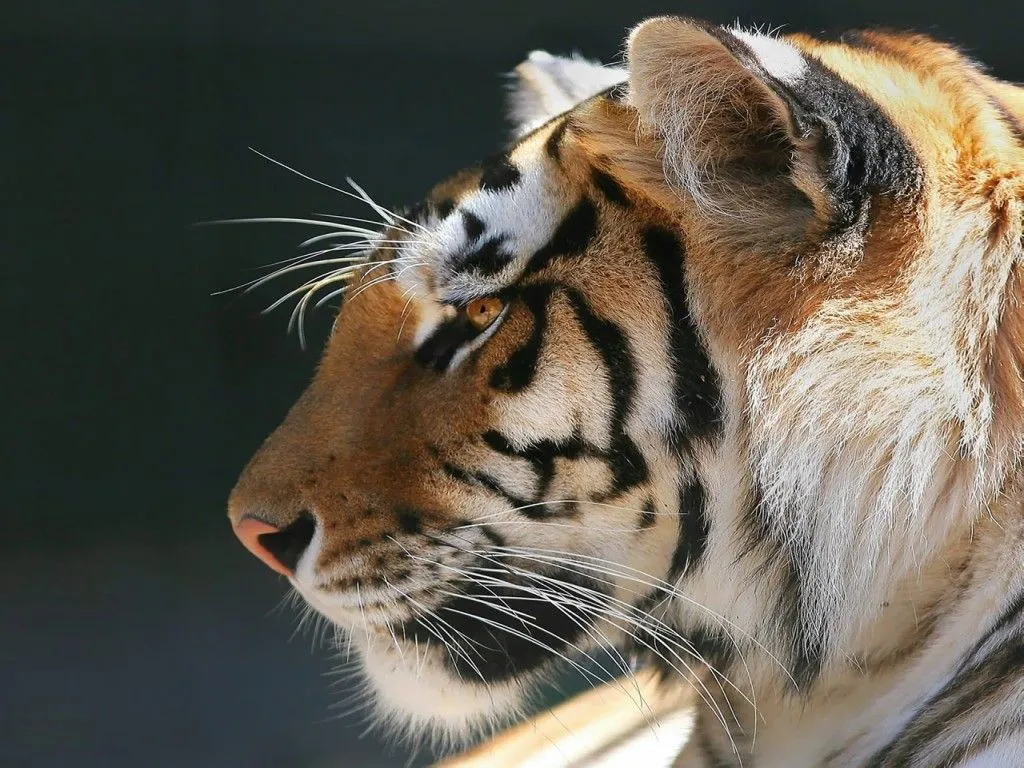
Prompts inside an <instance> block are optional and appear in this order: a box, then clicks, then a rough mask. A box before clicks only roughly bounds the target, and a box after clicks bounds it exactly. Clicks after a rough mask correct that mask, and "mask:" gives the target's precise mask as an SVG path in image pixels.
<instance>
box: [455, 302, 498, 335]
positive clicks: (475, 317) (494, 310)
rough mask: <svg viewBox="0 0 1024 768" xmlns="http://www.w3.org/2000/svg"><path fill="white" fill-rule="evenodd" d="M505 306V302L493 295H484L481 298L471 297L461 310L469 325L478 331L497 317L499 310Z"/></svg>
mask: <svg viewBox="0 0 1024 768" xmlns="http://www.w3.org/2000/svg"><path fill="white" fill-rule="evenodd" d="M504 308H505V302H503V301H502V300H501V299H496V298H494V297H493V296H485V297H484V298H482V299H473V300H472V301H471V302H469V304H467V305H466V308H465V309H464V310H463V311H464V312H465V313H466V318H467V319H468V320H469V323H470V325H472V326H473V327H474V328H476V329H477V330H478V331H482V330H484V329H485V328H487V327H488V326H489V325H490V324H491V323H493V322H494V321H495V320H497V319H498V315H500V314H501V310H503V309H504Z"/></svg>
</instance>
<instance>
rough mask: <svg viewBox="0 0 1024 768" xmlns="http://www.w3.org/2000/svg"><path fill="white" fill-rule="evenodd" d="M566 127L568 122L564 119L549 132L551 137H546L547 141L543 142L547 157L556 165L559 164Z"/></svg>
mask: <svg viewBox="0 0 1024 768" xmlns="http://www.w3.org/2000/svg"><path fill="white" fill-rule="evenodd" d="M568 127H569V120H568V118H566V119H565V120H563V121H562V122H561V123H559V124H558V125H556V126H555V128H554V130H552V131H551V135H550V136H548V139H547V141H545V142H544V150H545V151H546V152H547V153H548V157H550V158H551V159H552V160H554V161H555V162H556V163H558V162H560V161H561V159H562V148H561V144H562V136H563V135H564V134H565V131H566V129H568Z"/></svg>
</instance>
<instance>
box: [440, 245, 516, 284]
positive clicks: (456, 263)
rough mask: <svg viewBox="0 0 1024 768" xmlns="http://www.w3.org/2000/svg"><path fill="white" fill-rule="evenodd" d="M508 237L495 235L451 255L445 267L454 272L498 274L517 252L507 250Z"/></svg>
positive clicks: (486, 275) (484, 274) (482, 274)
mask: <svg viewBox="0 0 1024 768" xmlns="http://www.w3.org/2000/svg"><path fill="white" fill-rule="evenodd" d="M507 242H508V238H507V237H505V236H504V235H495V236H494V237H490V238H488V239H487V240H484V241H483V242H482V243H480V245H478V246H476V247H474V248H468V249H467V250H466V251H464V252H462V253H457V254H455V255H453V256H452V257H451V259H450V260H449V262H448V264H447V265H446V266H445V269H447V270H449V271H452V272H475V273H477V274H478V275H481V276H484V277H491V276H492V275H496V274H498V273H499V272H501V270H503V269H504V268H505V267H507V266H508V265H509V264H510V263H511V261H512V259H513V258H515V254H514V253H512V252H511V251H509V250H507V249H506V247H505V245H506V243H507Z"/></svg>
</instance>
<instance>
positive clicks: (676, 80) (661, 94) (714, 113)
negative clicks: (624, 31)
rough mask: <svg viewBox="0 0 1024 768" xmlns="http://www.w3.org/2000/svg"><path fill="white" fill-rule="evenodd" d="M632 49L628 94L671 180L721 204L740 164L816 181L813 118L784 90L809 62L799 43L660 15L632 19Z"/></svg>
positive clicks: (807, 187)
mask: <svg viewBox="0 0 1024 768" xmlns="http://www.w3.org/2000/svg"><path fill="white" fill-rule="evenodd" d="M627 50H628V62H629V101H630V103H631V104H632V106H634V107H635V108H636V110H637V112H638V114H639V118H640V123H641V127H642V128H645V129H647V130H649V131H651V132H653V133H654V134H655V135H657V136H658V137H659V138H660V139H661V141H662V142H663V160H664V170H665V175H666V177H667V180H668V181H669V182H670V183H671V184H672V185H673V186H675V187H677V188H679V189H680V190H682V191H684V192H686V193H687V194H688V195H689V196H690V197H691V198H693V199H694V200H695V201H696V202H697V203H698V204H699V205H702V207H707V206H711V205H715V204H716V203H717V204H721V203H722V200H721V199H720V198H721V195H720V193H721V192H723V191H724V189H719V187H723V188H724V187H729V188H735V184H734V183H730V182H729V181H727V177H728V176H729V175H730V174H731V172H732V171H737V172H739V170H740V169H741V168H744V169H745V168H750V167H754V168H756V169H757V170H758V171H759V172H760V174H761V175H762V176H771V175H773V173H778V174H788V173H789V172H790V171H793V172H794V177H795V178H794V181H795V182H796V185H797V186H798V187H801V188H803V189H804V191H808V192H812V193H813V191H814V190H815V189H816V188H820V186H821V185H820V183H819V182H820V179H818V178H817V176H818V167H817V163H816V162H814V158H813V157H810V156H803V157H802V156H801V155H807V153H804V152H803V150H805V149H811V150H812V152H813V148H812V147H809V146H807V145H808V143H809V140H810V139H811V136H810V133H811V131H810V130H809V128H810V126H808V125H807V122H806V120H805V116H804V115H803V114H802V110H801V109H799V108H798V106H797V104H796V103H795V101H794V100H793V99H792V98H790V96H789V93H788V92H787V90H786V89H787V88H788V87H790V86H793V85H797V84H799V82H800V80H801V79H802V77H803V76H804V74H805V73H806V70H807V61H806V60H805V58H804V57H803V55H802V54H801V53H800V52H799V51H798V50H797V49H796V48H795V47H793V46H792V45H790V44H789V43H787V42H785V41H783V40H779V39H775V38H770V37H763V36H759V35H750V34H746V33H742V32H737V31H733V30H728V29H725V28H722V27H717V26H713V25H710V24H704V23H701V22H697V21H691V20H688V19H681V18H673V17H661V18H656V19H651V20H649V21H646V22H644V23H642V24H640V25H639V26H638V27H636V28H635V29H634V30H633V32H632V33H631V34H630V36H629V40H628V43H627ZM793 161H795V163H794V164H793V166H792V167H791V163H792V162H793ZM809 177H810V178H809ZM801 182H803V183H801ZM815 197H820V196H815ZM811 201H812V202H818V203H824V202H825V201H822V200H817V201H816V200H815V199H814V198H811ZM822 213H824V212H822Z"/></svg>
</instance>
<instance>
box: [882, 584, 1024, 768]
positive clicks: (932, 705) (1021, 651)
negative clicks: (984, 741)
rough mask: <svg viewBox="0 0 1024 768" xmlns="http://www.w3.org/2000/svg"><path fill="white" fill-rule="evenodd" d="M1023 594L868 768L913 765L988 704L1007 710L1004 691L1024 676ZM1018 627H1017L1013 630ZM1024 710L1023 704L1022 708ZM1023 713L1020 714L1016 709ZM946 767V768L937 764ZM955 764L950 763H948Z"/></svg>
mask: <svg viewBox="0 0 1024 768" xmlns="http://www.w3.org/2000/svg"><path fill="white" fill-rule="evenodd" d="M1022 617H1024V593H1022V594H1018V595H1017V596H1016V598H1015V599H1014V600H1013V601H1012V602H1011V603H1010V605H1009V606H1008V607H1007V608H1006V610H1005V611H1003V614H1002V615H1001V616H1000V617H999V619H998V620H996V622H995V623H994V624H993V625H992V626H991V627H990V628H989V629H988V631H987V632H986V633H985V634H984V635H983V636H982V637H981V639H980V640H978V642H977V643H975V644H974V646H973V648H972V650H971V652H970V653H969V654H967V655H966V657H965V659H964V661H963V663H961V665H960V668H959V669H958V670H957V672H956V674H954V675H953V677H952V679H951V680H950V681H949V682H947V683H946V685H945V686H943V688H942V690H940V691H939V692H938V693H937V694H935V695H934V696H932V697H931V699H929V700H928V702H927V703H926V704H924V706H922V707H921V708H920V709H919V710H918V712H917V714H916V715H915V716H914V718H913V719H912V720H910V722H908V723H907V724H906V725H905V726H904V728H903V730H902V731H900V733H899V734H898V735H897V736H896V737H895V738H894V739H893V740H892V741H891V742H889V744H887V745H886V746H885V747H884V748H882V749H881V750H879V752H877V753H876V754H875V755H874V756H873V757H872V759H871V762H870V763H869V764H868V765H869V766H870V768H895V767H896V766H902V765H906V764H907V763H908V762H909V760H910V759H911V758H912V757H913V756H914V755H917V754H918V753H920V752H922V751H923V750H925V749H926V748H927V746H928V745H929V744H930V743H931V742H932V741H934V740H935V739H937V738H947V737H948V734H949V733H950V731H953V732H956V728H957V722H956V721H957V718H961V717H964V718H970V717H977V715H978V714H979V713H980V712H981V711H982V710H983V708H984V707H985V705H986V703H990V706H991V707H995V706H997V705H999V704H1005V703H1006V701H1007V698H1006V697H1007V696H1009V695H1010V693H1009V692H1008V691H1006V690H1005V688H1013V687H1015V686H1016V685H1017V684H1018V681H1019V680H1020V676H1021V674H1024V672H1022V670H1024V621H1022ZM1014 624H1016V625H1017V626H1016V627H1014V626H1013V625H1014ZM1009 629H1014V630H1016V631H1012V632H1011V633H1010V636H1009V637H1007V638H1006V639H1004V640H1003V641H1002V642H1001V643H1000V644H998V645H997V646H996V647H995V648H991V649H988V650H987V652H986V653H985V655H984V656H982V657H980V658H978V653H979V652H981V651H983V650H985V648H984V647H985V645H987V644H988V643H989V642H990V641H991V639H992V638H993V637H995V635H996V634H997V633H999V632H1002V631H1005V630H1009ZM1021 705H1022V706H1024V702H1021ZM1018 709H1020V708H1018ZM1019 718H1020V715H1018V721H1016V722H1013V721H1012V719H1011V721H1007V722H999V721H996V720H994V719H992V718H989V719H987V720H986V721H985V722H986V726H987V727H989V728H993V727H996V726H998V725H1010V726H1017V727H1019V726H1020V725H1022V724H1024V723H1021V722H1020V720H1019ZM962 730H963V731H964V734H963V736H964V740H965V741H967V742H972V741H973V737H974V736H975V735H976V734H975V733H974V732H973V731H971V730H970V729H962ZM937 764H942V765H946V764H947V763H937ZM950 764H952V763H950Z"/></svg>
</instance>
